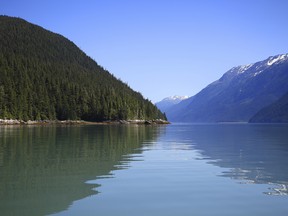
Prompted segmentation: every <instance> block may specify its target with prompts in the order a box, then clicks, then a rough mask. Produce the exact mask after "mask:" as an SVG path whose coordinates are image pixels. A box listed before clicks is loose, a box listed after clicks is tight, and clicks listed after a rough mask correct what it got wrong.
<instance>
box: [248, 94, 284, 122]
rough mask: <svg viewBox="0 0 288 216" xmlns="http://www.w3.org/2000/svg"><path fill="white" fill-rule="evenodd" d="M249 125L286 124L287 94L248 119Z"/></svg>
mask: <svg viewBox="0 0 288 216" xmlns="http://www.w3.org/2000/svg"><path fill="white" fill-rule="evenodd" d="M249 122H251V123H275V122H277V123H288V92H287V93H286V94H285V95H284V96H282V97H281V98H280V99H279V100H277V101H276V102H274V103H272V104H271V105H268V106H267V107H264V108H263V109H261V110H260V111H259V112H257V113H256V114H255V115H254V116H252V118H251V119H250V121H249Z"/></svg>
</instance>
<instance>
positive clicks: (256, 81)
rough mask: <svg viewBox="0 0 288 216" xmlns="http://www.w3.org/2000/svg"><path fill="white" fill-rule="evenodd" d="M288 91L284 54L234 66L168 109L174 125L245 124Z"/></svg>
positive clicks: (287, 65)
mask: <svg viewBox="0 0 288 216" xmlns="http://www.w3.org/2000/svg"><path fill="white" fill-rule="evenodd" d="M286 92H288V54H284V55H277V56H271V57H269V58H267V59H266V60H264V61H260V62H257V63H254V64H249V65H244V66H238V67H234V68H232V69H231V70H229V71H227V72H226V73H225V74H224V75H223V76H222V77H221V78H220V79H219V80H217V81H215V82H213V83H211V84H210V85H208V86H207V87H206V88H204V89H203V90H202V91H200V92H199V93H198V94H196V95H195V96H193V97H191V98H189V99H187V100H185V101H183V102H181V103H179V104H177V105H175V106H173V107H171V108H170V109H169V110H168V111H167V113H166V115H167V117H168V119H169V120H170V121H174V122H175V121H176V122H231V121H232V122H235V121H236V122H248V121H249V119H250V118H251V117H252V116H253V115H255V114H256V113H257V112H258V111H259V110H260V109H262V108H264V107H265V106H268V105H270V104H272V103H273V102H275V101H276V100H278V99H279V98H280V97H281V96H282V95H283V94H285V93H286Z"/></svg>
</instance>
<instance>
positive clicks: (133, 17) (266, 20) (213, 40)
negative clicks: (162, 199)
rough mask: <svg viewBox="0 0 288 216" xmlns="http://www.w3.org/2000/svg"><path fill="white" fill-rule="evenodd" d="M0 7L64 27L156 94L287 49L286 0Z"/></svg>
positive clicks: (187, 87)
mask: <svg viewBox="0 0 288 216" xmlns="http://www.w3.org/2000/svg"><path fill="white" fill-rule="evenodd" d="M0 14H2V15H9V16H16V17H21V18H23V19H25V20H27V21H29V22H32V23H34V24H37V25H40V26H42V27H44V28H46V29H48V30H50V31H53V32H56V33H59V34H62V35H63V36H65V37H67V38H68V39H70V40H71V41H73V42H74V43H75V44H76V45H77V46H78V47H79V48H81V49H82V50H83V51H84V52H85V53H86V54H87V55H89V56H90V57H92V58H93V59H94V60H96V62H97V63H98V64H100V65H101V66H103V67H104V68H106V69H107V70H109V71H110V72H111V73H112V74H114V75H115V76H116V77H117V78H120V79H121V80H122V81H124V82H126V83H128V84H129V86H130V87H132V88H133V89H134V90H136V91H139V92H141V93H142V94H143V96H144V97H145V98H148V99H150V100H151V101H152V102H157V101H160V100H162V99H163V98H164V97H167V96H172V95H188V96H193V95H194V94H196V93H197V92H199V91H200V90H201V89H203V88H204V87H206V86H207V85H208V84H209V83H211V82H213V81H215V80H217V79H219V78H220V77H221V76H222V74H223V73H225V72H226V71H227V70H229V69H230V68H232V67H234V66H238V65H243V64H249V63H253V62H256V61H259V60H264V59H266V58H267V57H269V56H272V55H276V54H282V53H288V46H287V45H288V1H287V0H199V1H196V0H101V1H100V0H81V1H80V0H0Z"/></svg>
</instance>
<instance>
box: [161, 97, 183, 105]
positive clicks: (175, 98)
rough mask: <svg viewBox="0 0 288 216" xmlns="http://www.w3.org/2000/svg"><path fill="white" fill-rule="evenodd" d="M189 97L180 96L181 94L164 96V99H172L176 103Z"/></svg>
mask: <svg viewBox="0 0 288 216" xmlns="http://www.w3.org/2000/svg"><path fill="white" fill-rule="evenodd" d="M187 98H189V97H188V96H179V95H174V96H170V97H166V98H164V99H163V100H162V101H170V102H173V103H174V104H177V103H180V102H181V101H182V100H185V99H187Z"/></svg>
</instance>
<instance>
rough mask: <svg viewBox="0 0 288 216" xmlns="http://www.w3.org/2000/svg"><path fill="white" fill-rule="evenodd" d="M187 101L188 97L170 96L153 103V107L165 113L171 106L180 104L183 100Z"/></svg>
mask: <svg viewBox="0 0 288 216" xmlns="http://www.w3.org/2000/svg"><path fill="white" fill-rule="evenodd" d="M186 99H188V96H178V95H175V96H171V97H166V98H164V99H163V100H161V101H159V102H157V103H155V105H156V106H157V107H158V109H160V110H161V111H162V112H166V111H167V110H169V109H170V108H171V107H172V106H174V105H176V104H178V103H180V102H181V101H183V100H186Z"/></svg>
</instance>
